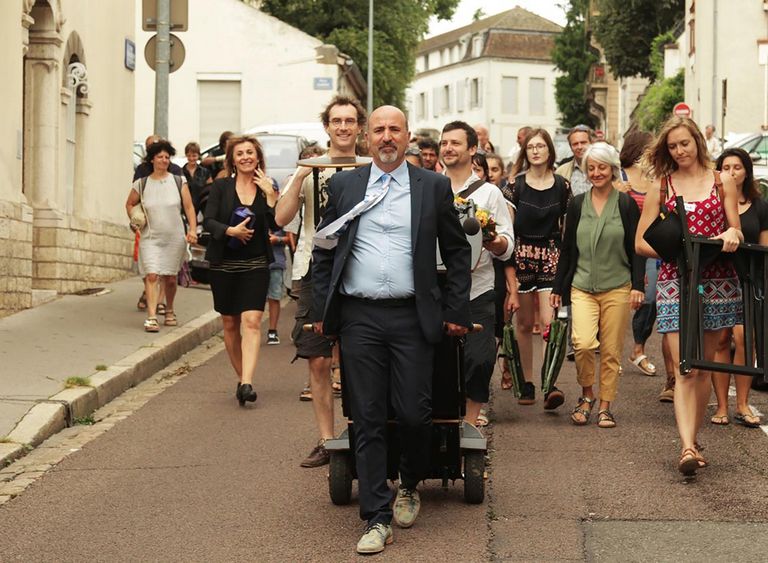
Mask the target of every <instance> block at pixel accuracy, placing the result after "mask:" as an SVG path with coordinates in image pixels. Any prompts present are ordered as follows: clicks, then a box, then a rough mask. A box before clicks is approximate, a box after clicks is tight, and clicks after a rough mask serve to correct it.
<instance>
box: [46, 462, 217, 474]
mask: <svg viewBox="0 0 768 563" xmlns="http://www.w3.org/2000/svg"><path fill="white" fill-rule="evenodd" d="M214 465H216V464H214V463H189V464H177V465H154V466H140V467H74V468H67V469H57V471H61V472H79V473H87V472H93V471H152V470H155V471H157V470H165V469H196V468H199V467H212V466H214Z"/></svg>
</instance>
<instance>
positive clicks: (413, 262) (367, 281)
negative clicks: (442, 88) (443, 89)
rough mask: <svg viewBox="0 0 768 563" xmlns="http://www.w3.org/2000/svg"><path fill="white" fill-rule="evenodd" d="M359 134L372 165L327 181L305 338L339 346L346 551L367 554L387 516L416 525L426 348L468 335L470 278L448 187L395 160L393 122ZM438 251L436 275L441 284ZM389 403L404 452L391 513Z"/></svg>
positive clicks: (381, 111) (382, 535) (378, 122)
mask: <svg viewBox="0 0 768 563" xmlns="http://www.w3.org/2000/svg"><path fill="white" fill-rule="evenodd" d="M366 136H367V140H368V144H369V147H370V153H371V156H372V157H373V163H372V164H371V165H369V166H364V167H360V168H357V169H355V170H350V171H345V172H339V173H337V174H335V175H334V176H333V177H332V178H331V181H330V184H329V187H328V193H329V201H328V205H327V208H326V212H325V215H324V217H323V221H322V223H321V224H320V225H319V226H318V233H317V234H316V235H315V249H314V251H313V253H312V259H313V267H312V277H313V279H314V283H315V285H314V291H313V295H314V316H315V318H316V319H317V322H316V323H315V330H318V331H321V332H323V333H324V334H327V335H335V336H338V337H339V340H340V344H341V354H342V358H343V365H344V374H345V386H346V390H347V393H348V394H347V397H348V398H349V401H350V403H351V405H350V406H351V412H352V419H353V420H354V428H355V460H356V464H357V473H358V485H359V491H360V516H361V518H362V519H363V520H365V521H366V522H367V526H366V529H365V532H364V534H363V536H362V538H361V539H360V541H359V542H358V544H357V551H358V552H359V553H376V552H379V551H382V550H383V549H384V547H385V545H386V544H388V543H391V541H392V528H391V526H390V522H391V520H392V519H393V518H394V520H395V523H397V524H398V525H400V526H401V527H409V526H411V525H412V524H413V522H414V520H415V519H416V516H417V515H418V511H419V507H420V500H419V495H418V492H417V491H416V485H417V484H418V482H419V481H420V480H422V479H424V478H425V477H426V473H427V472H428V470H429V450H430V441H431V432H432V429H431V425H432V406H431V400H432V364H433V354H434V345H435V344H437V343H439V342H440V341H441V339H442V336H443V333H444V332H447V333H448V334H451V335H455V336H459V335H463V334H466V332H467V327H469V326H471V324H470V316H469V289H470V285H471V278H470V247H469V243H468V242H467V240H466V237H465V235H464V232H463V230H462V228H461V225H460V223H459V219H458V215H457V213H456V211H455V209H454V205H453V192H452V191H451V184H450V180H449V179H448V178H446V177H444V176H440V175H438V174H435V173H433V172H429V171H427V170H423V169H419V168H415V167H413V166H411V165H409V164H408V163H407V162H405V151H406V149H407V147H408V139H409V138H410V133H409V131H408V124H407V122H406V118H405V115H404V114H403V112H402V111H400V110H399V109H397V108H395V107H392V106H383V107H380V108H378V109H376V110H375V111H374V112H373V113H372V114H371V116H370V118H369V120H368V131H367V134H366ZM363 202H364V203H363ZM342 218H344V219H342ZM340 223H344V224H342V225H341V226H340V228H338V229H336V230H335V231H333V232H331V233H329V232H328V231H329V229H335V225H338V224H340ZM334 245H335V246H334ZM438 246H439V248H440V255H441V257H442V259H443V262H444V264H445V265H446V269H447V271H446V273H445V280H444V283H442V284H441V285H440V286H438V274H437V259H436V247H438ZM320 319H322V321H321V320H320ZM388 395H389V396H391V401H392V406H393V408H394V411H395V414H396V417H397V420H398V423H399V425H400V432H401V434H400V436H401V449H402V452H403V454H402V456H401V459H400V486H399V488H398V492H397V497H396V499H395V503H394V506H393V507H391V508H390V500H391V498H392V494H391V492H390V490H389V487H388V486H387V443H386V423H387V407H388V400H387V397H388Z"/></svg>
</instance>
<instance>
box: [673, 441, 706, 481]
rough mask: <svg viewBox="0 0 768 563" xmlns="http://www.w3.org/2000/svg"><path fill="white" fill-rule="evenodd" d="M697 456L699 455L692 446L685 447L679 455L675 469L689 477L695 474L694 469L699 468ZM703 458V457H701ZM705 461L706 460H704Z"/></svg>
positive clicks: (699, 456)
mask: <svg viewBox="0 0 768 563" xmlns="http://www.w3.org/2000/svg"><path fill="white" fill-rule="evenodd" d="M699 458H701V455H700V454H698V453H697V452H696V450H694V449H692V448H686V449H684V450H683V453H682V454H681V455H680V462H679V463H678V464H677V470H678V471H679V472H680V473H682V474H683V475H685V476H686V477H691V476H693V475H696V470H697V469H699V467H700V466H699ZM701 459H702V460H703V458H701ZM705 463H706V462H705Z"/></svg>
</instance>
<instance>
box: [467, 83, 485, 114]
mask: <svg viewBox="0 0 768 563" xmlns="http://www.w3.org/2000/svg"><path fill="white" fill-rule="evenodd" d="M481 90H482V87H481V81H480V79H479V78H473V79H472V80H470V81H469V107H470V108H479V107H483V101H482V91H481Z"/></svg>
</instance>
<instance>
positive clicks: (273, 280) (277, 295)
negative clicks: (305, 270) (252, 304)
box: [267, 270, 285, 301]
mask: <svg viewBox="0 0 768 563" xmlns="http://www.w3.org/2000/svg"><path fill="white" fill-rule="evenodd" d="M283 271H284V270H270V271H269V289H267V299H274V300H276V301H279V300H280V299H282V298H283V293H284V291H285V290H284V288H283V286H284V285H285V284H284V283H283Z"/></svg>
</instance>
